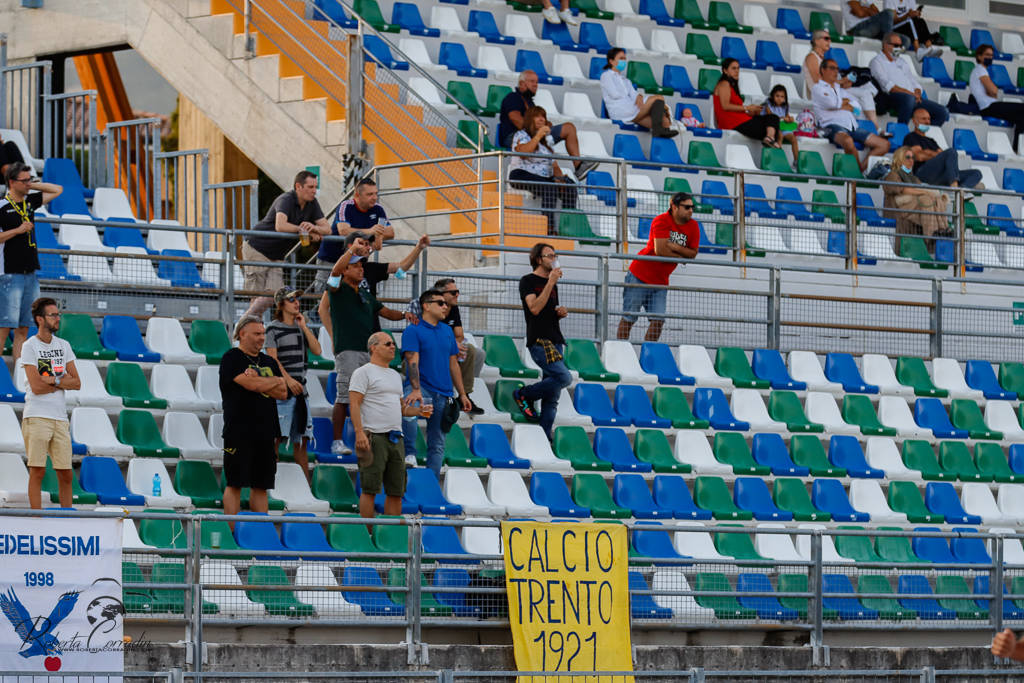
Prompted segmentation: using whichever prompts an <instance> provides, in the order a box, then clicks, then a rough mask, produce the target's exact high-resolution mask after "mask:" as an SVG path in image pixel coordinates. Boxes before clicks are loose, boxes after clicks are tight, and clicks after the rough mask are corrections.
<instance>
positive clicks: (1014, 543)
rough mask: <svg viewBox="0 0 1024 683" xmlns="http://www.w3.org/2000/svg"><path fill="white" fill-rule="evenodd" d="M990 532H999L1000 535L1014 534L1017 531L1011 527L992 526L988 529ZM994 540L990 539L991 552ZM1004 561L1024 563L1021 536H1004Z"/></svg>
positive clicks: (1007, 562)
mask: <svg viewBox="0 0 1024 683" xmlns="http://www.w3.org/2000/svg"><path fill="white" fill-rule="evenodd" d="M988 533H990V534H999V535H1000V536H1012V535H1013V534H1015V533H1017V530H1016V529H1011V528H1009V527H996V526H994V527H992V528H991V529H989V530H988ZM991 544H992V541H991V540H990V541H989V554H990V555H991V554H992V553H993V551H992V548H991ZM1003 562H1004V563H1006V564H1016V565H1024V546H1022V545H1021V542H1020V539H1019V538H1004V539H1003Z"/></svg>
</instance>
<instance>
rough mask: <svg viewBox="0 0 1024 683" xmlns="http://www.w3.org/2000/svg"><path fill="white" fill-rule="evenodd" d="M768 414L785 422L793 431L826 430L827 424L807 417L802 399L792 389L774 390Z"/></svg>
mask: <svg viewBox="0 0 1024 683" xmlns="http://www.w3.org/2000/svg"><path fill="white" fill-rule="evenodd" d="M768 414H769V415H770V416H771V418H772V419H773V420H775V421H777V422H785V423H786V428H787V429H789V431H791V432H824V431H825V426H824V425H821V424H818V423H817V422H811V421H810V420H809V419H807V414H806V413H805V412H804V409H803V406H801V405H800V399H799V398H797V395H796V393H795V392H792V391H773V392H772V393H771V395H770V396H769V397H768Z"/></svg>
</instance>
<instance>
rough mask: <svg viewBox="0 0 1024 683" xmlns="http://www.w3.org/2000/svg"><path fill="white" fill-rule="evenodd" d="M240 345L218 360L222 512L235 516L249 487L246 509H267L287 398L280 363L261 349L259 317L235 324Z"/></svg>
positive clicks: (262, 336) (263, 332) (262, 333)
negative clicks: (221, 413) (279, 403)
mask: <svg viewBox="0 0 1024 683" xmlns="http://www.w3.org/2000/svg"><path fill="white" fill-rule="evenodd" d="M234 336H235V339H236V340H238V346H236V347H234V348H232V349H230V350H228V351H227V352H226V353H225V354H224V356H223V357H222V358H221V361H220V394H221V397H222V400H223V403H224V432H223V437H224V514H226V515H237V514H238V511H239V509H240V508H241V504H242V489H243V488H245V487H247V486H248V487H249V488H250V495H249V509H250V510H252V511H253V512H267V509H268V508H267V491H268V490H269V489H272V488H274V477H275V476H276V475H277V438H278V437H279V436H280V435H281V432H280V428H279V425H278V420H277V401H284V400H285V399H287V398H288V385H287V383H286V382H285V379H284V377H283V376H282V375H281V366H280V364H279V363H278V362H277V360H275V359H274V358H271V357H270V356H268V355H267V354H265V353H263V352H262V351H260V349H262V348H263V343H264V341H265V340H266V330H264V328H263V321H261V320H260V319H259V318H257V317H256V316H254V315H243V316H242V317H241V318H239V320H238V322H237V323H236V324H235V334H234Z"/></svg>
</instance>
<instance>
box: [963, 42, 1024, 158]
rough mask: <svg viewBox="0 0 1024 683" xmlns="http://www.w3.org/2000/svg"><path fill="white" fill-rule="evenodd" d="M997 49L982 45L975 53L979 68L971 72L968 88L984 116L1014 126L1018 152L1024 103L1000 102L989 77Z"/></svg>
mask: <svg viewBox="0 0 1024 683" xmlns="http://www.w3.org/2000/svg"><path fill="white" fill-rule="evenodd" d="M994 54H995V49H994V48H993V47H992V46H991V45H987V44H982V45H979V46H978V48H977V49H976V50H975V51H974V61H976V62H977V66H975V67H974V70H973V71H971V78H970V81H969V83H968V86H969V87H970V90H971V98H972V99H974V101H975V102H976V103H977V104H978V109H980V110H981V112H980V113H981V115H982V116H994V117H995V118H997V119H1003V120H1004V121H1009V122H1010V123H1012V124H1013V151H1014V152H1017V151H1018V150H1017V144H1018V140H1019V138H1020V136H1021V133H1024V103H1022V102H999V101H998V98H999V88H998V87H997V86H996V84H995V83H993V82H992V77H991V76H989V75H988V67H990V66H992V56H993V55H994Z"/></svg>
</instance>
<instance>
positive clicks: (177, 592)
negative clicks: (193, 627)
mask: <svg viewBox="0 0 1024 683" xmlns="http://www.w3.org/2000/svg"><path fill="white" fill-rule="evenodd" d="M204 526H205V523H204ZM151 578H152V583H186V581H185V565H184V563H182V562H157V563H156V564H154V565H153V575H152V577H151ZM153 611H154V612H167V613H171V614H184V613H185V591H183V590H182V589H180V588H154V589H153ZM218 611H219V609H218V607H217V605H216V604H214V603H212V602H208V601H206V600H203V614H216V613H217V612H218Z"/></svg>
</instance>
